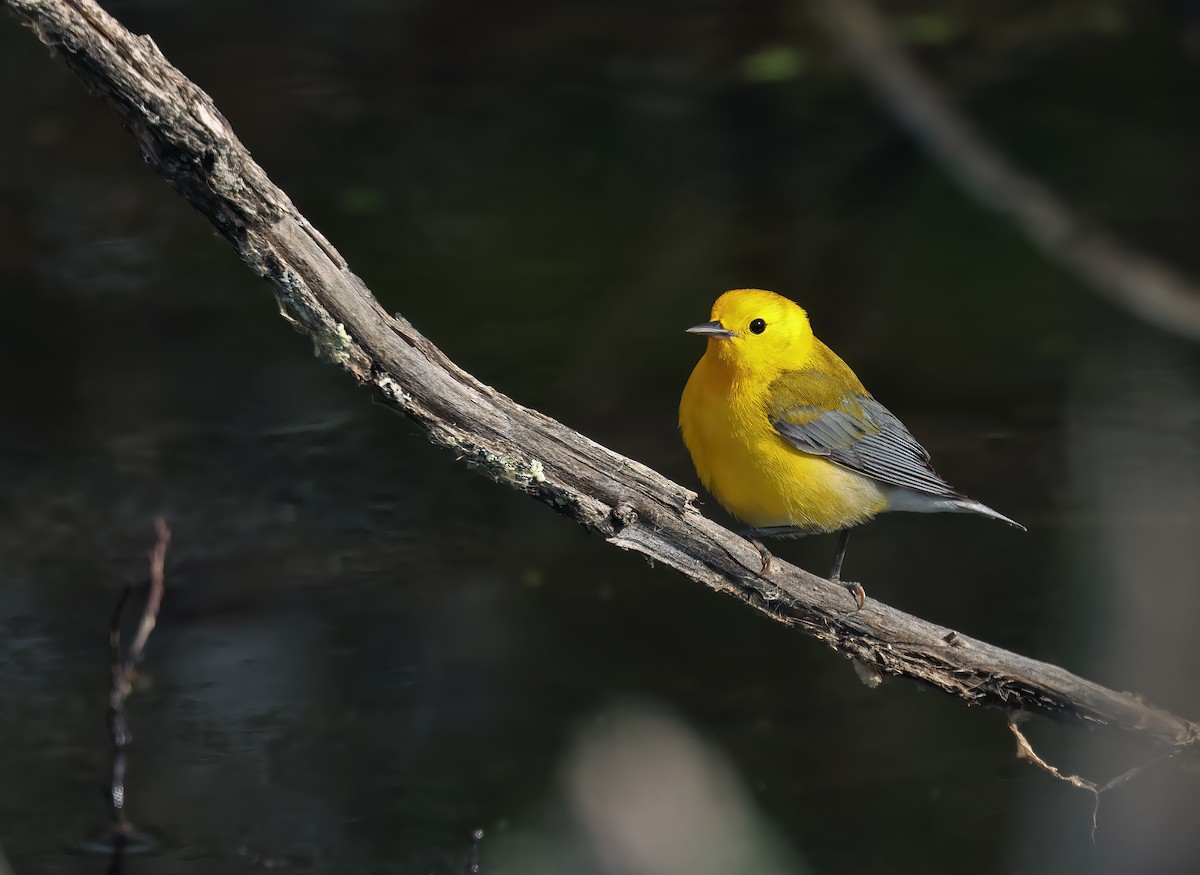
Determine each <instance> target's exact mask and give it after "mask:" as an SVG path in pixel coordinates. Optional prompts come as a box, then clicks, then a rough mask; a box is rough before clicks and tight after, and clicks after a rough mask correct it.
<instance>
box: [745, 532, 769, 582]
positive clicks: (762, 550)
mask: <svg viewBox="0 0 1200 875" xmlns="http://www.w3.org/2000/svg"><path fill="white" fill-rule="evenodd" d="M746 540H748V541H749V542H750V543H751V544H753V545H754V549H756V550H758V556H759V558H760V559H762V568H760V569H758V573H759V574H766V573H767V572H768V571H770V570H771V560H772V559H773V558H774V557H773V556H772V555H771V551H770V550H768V549H767V547H766V545H765V544H764V543H763V542H762V541H760V540H758V539H757V538H747V539H746Z"/></svg>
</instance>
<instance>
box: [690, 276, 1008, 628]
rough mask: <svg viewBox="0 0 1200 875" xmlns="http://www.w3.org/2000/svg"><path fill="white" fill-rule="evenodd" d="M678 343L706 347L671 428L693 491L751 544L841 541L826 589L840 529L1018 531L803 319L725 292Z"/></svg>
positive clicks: (838, 567) (796, 310) (835, 575)
mask: <svg viewBox="0 0 1200 875" xmlns="http://www.w3.org/2000/svg"><path fill="white" fill-rule="evenodd" d="M687 331H688V333H690V334H695V335H699V336H700V337H704V338H707V347H706V349H705V351H704V355H703V356H701V358H700V361H699V362H697V363H696V366H695V368H694V369H693V370H692V374H691V376H690V377H689V378H688V381H687V385H686V386H685V387H684V390H683V396H682V398H681V399H680V403H679V428H680V431H681V432H682V435H683V442H684V444H685V445H686V447H687V450H688V452H689V453H690V455H691V457H692V462H693V464H694V465H695V467H696V473H697V474H698V475H699V477H700V481H701V482H702V483H703V484H704V487H705V489H707V490H708V491H709V492H710V493H711V494H712V495H713V496H714V497H715V498H716V499H717V501H718V502H719V503H720V504H721V505H722V506H723V507H724V508H725V509H726V510H727V511H729V513H730V514H731V515H732V516H733V517H735V518H736V519H737V520H739V521H740V522H742V523H744V524H746V525H747V526H749V529H748V530H746V531H745V532H744V533H743V534H745V535H746V536H747V537H748V538H750V540H751V541H752V543H753V544H754V545H755V546H756V547H757V548H758V550H759V553H760V555H761V557H762V561H763V568H762V569H761V571H760V573H765V572H766V570H767V569H768V568H769V567H770V553H768V552H767V550H766V548H765V547H764V546H763V544H762V542H761V541H760V540H759V538H761V537H795V536H799V535H807V534H816V533H833V532H839V533H840V537H839V540H838V547H837V554H836V557H835V559H834V565H833V570H832V571H831V572H830V574H829V578H830V580H834V581H838V582H841V583H843V585H844V586H846V587H847V588H848V589H849V590H850V593H851V595H852V596H853V597H854V599H855V602H856V604H857V608H856V610H859V609H861V608H862V606H863V604H864V602H865V598H866V596H865V592H864V591H863V588H862V586H861V585H860V584H858V583H852V582H846V581H842V579H841V573H842V564H843V562H844V560H845V558H846V547H847V546H848V544H849V540H850V530H851V529H852V528H853V527H855V526H858V525H861V524H863V523H865V522H868V521H869V520H871V519H873V518H874V517H875V516H877V515H878V514H880V513H884V512H887V511H916V512H924V513H934V512H949V513H974V514H980V515H982V516H985V517H990V518H991V519H995V520H999V521H1001V522H1005V523H1008V524H1009V525H1011V526H1015V527H1017V528H1019V529H1022V530H1024V529H1025V527H1024V526H1022V525H1021V524H1020V523H1018V522H1016V521H1015V520H1012V519H1009V518H1008V517H1006V516H1005V515H1004V514H1002V513H1000V512H999V511H996V510H993V509H992V508H990V507H988V506H987V505H985V504H982V503H981V502H978V501H975V500H974V499H972V498H968V497H967V496H966V495H965V494H964V493H962V492H960V491H959V490H957V489H955V488H954V487H953V486H951V485H950V484H949V483H947V482H946V481H945V480H943V479H942V477H941V476H940V475H939V474H938V473H937V472H936V471H935V470H934V469H933V466H932V465H931V464H930V457H929V453H928V452H926V450H925V448H924V447H922V446H921V444H920V443H918V441H917V439H916V438H914V437H913V436H912V434H911V433H910V432H909V430H908V429H907V428H905V427H904V424H903V423H902V422H901V421H900V420H899V419H898V418H897V417H896V416H895V415H893V414H892V412H891V411H889V410H888V409H887V408H886V407H884V406H883V405H882V404H880V403H879V402H878V401H876V400H875V398H874V397H873V396H872V395H871V393H870V392H868V391H867V390H866V388H864V386H863V384H862V382H861V381H860V380H859V379H858V377H857V376H856V375H855V373H854V371H852V370H851V369H850V367H849V365H847V364H846V363H845V362H844V361H842V360H841V359H840V358H839V357H838V356H837V354H836V353H834V352H833V350H831V349H830V348H829V347H828V346H826V345H825V344H824V343H822V342H821V341H820V340H818V339H817V338H816V336H814V334H813V330H812V326H811V324H810V323H809V319H808V313H807V312H806V311H805V310H804V309H803V308H802V307H801V306H800V305H799V304H797V303H795V302H794V301H792V300H790V299H789V298H785V297H784V296H782V295H778V294H776V293H775V292H769V291H766V290H764V289H733V290H731V291H728V292H725V293H724V294H723V295H721V296H720V297H719V298H717V300H716V302H715V303H714V304H713V307H712V314H711V320H710V321H708V322H702V323H701V324H699V325H694V326H692V327H691V328H688V329H687Z"/></svg>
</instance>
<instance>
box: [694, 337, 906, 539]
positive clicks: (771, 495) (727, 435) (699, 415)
mask: <svg viewBox="0 0 1200 875" xmlns="http://www.w3.org/2000/svg"><path fill="white" fill-rule="evenodd" d="M765 392H766V387H765V386H762V385H754V384H753V382H752V381H741V382H738V381H737V378H736V376H735V375H734V374H733V373H732V372H731V371H729V370H728V369H726V368H722V367H720V366H718V365H716V364H715V363H714V362H713V361H712V359H711V358H710V356H708V355H705V356H704V357H703V358H701V359H700V361H699V362H698V363H697V365H696V367H695V369H694V370H693V371H692V375H691V377H690V378H689V379H688V383H687V386H686V387H685V388H684V390H683V398H682V400H681V401H680V405H679V427H680V429H681V431H682V432H683V441H684V443H685V444H686V445H687V448H688V452H690V453H691V456H692V461H693V463H694V464H695V466H696V473H697V474H699V475H700V480H701V481H702V482H703V483H704V486H705V488H706V489H708V491H709V492H711V493H712V494H713V495H714V496H715V497H716V499H717V501H719V502H720V503H721V504H722V506H724V508H725V509H726V510H728V511H729V512H730V513H731V514H733V515H734V516H735V517H737V518H738V519H739V520H741V521H742V522H744V523H747V524H748V525H750V526H753V527H754V528H761V527H765V526H797V527H800V528H804V529H808V530H810V531H813V532H832V531H837V530H838V529H844V528H847V527H849V526H854V525H858V524H859V523H863V522H866V521H867V520H869V519H870V518H871V517H873V516H875V515H876V514H877V513H879V512H880V511H882V510H883V509H884V507H885V506H886V505H887V497H886V495H885V494H884V492H883V489H882V488H881V487H880V485H879V484H878V483H877V482H876V481H874V480H872V479H870V478H869V477H864V476H862V475H860V474H856V473H855V472H853V471H850V470H848V469H846V468H842V467H840V466H838V465H835V464H833V463H832V462H829V461H827V460H826V459H824V458H823V457H821V456H814V455H810V454H808V453H803V452H801V451H800V450H797V449H796V448H794V447H793V446H791V444H789V443H787V441H785V440H784V439H783V438H782V437H780V435H779V434H778V433H777V432H776V431H775V429H774V428H773V427H772V426H771V424H770V422H769V421H768V419H767V416H766V412H765V409H766V408H765V401H766V399H765Z"/></svg>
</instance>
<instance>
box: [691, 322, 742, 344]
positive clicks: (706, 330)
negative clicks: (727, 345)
mask: <svg viewBox="0 0 1200 875" xmlns="http://www.w3.org/2000/svg"><path fill="white" fill-rule="evenodd" d="M687 333H688V334H699V335H700V336H701V337H715V338H717V339H718V340H728V339H729V338H731V337H737V332H736V331H730V330H729V329H728V328H726V327H725V326H724V325H722V324H721V323H720V322H701V323H700V324H699V325H693V326H692V327H691V328H689V329H688V330H687Z"/></svg>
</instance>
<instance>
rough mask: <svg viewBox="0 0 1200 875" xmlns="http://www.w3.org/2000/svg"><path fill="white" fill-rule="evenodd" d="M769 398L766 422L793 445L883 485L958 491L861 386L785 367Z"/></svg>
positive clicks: (950, 495) (944, 492) (949, 495)
mask: <svg viewBox="0 0 1200 875" xmlns="http://www.w3.org/2000/svg"><path fill="white" fill-rule="evenodd" d="M838 364H841V360H840V359H839V360H838ZM842 366H843V367H845V365H842ZM855 382H857V381H855ZM859 385H861V384H859ZM769 398H770V399H771V402H770V404H769V406H768V410H767V417H768V419H769V420H770V422H771V425H772V426H773V427H774V428H775V430H776V431H777V432H778V433H779V435H780V436H781V437H782V438H783V439H784V440H786V441H787V442H788V443H789V444H791V445H792V446H794V447H795V448H796V449H798V450H801V451H802V452H805V453H811V454H813V455H817V456H824V457H826V458H828V459H829V460H830V461H831V462H834V463H836V464H838V465H841V466H842V467H844V468H849V469H850V470H851V471H857V472H858V473H860V474H865V475H866V476H868V477H872V478H874V479H876V480H879V481H880V482H882V483H886V484H888V485H889V486H900V487H904V488H906V489H914V490H916V491H918V492H925V493H928V494H930V495H937V496H944V497H947V498H961V497H962V494H961V493H959V492H958V491H957V490H956V489H954V487H952V486H951V485H950V484H948V483H947V482H946V481H945V480H943V479H942V478H941V477H939V476H938V474H937V472H936V471H934V470H933V467H932V466H931V465H930V464H929V453H927V452H926V451H925V448H924V447H922V446H921V445H920V444H919V443H918V442H917V439H916V438H914V437H913V436H912V434H910V433H909V431H908V429H907V428H905V427H904V424H903V423H902V422H901V421H900V420H899V419H897V418H896V417H895V416H893V415H892V413H891V411H889V410H888V409H887V408H886V407H884V406H883V405H882V404H880V403H879V402H878V401H876V400H875V399H874V398H872V397H871V396H870V395H869V394H866V392H865V390H864V391H863V392H862V393H859V392H857V391H851V392H848V393H847V392H845V391H844V390H843V389H841V388H839V384H838V381H837V380H835V379H834V378H833V377H831V376H829V375H827V374H825V373H822V372H820V371H790V372H788V373H785V374H783V375H782V376H780V377H779V378H778V379H776V380H775V382H774V383H772V384H771V390H770V393H769ZM805 402H807V403H805Z"/></svg>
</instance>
